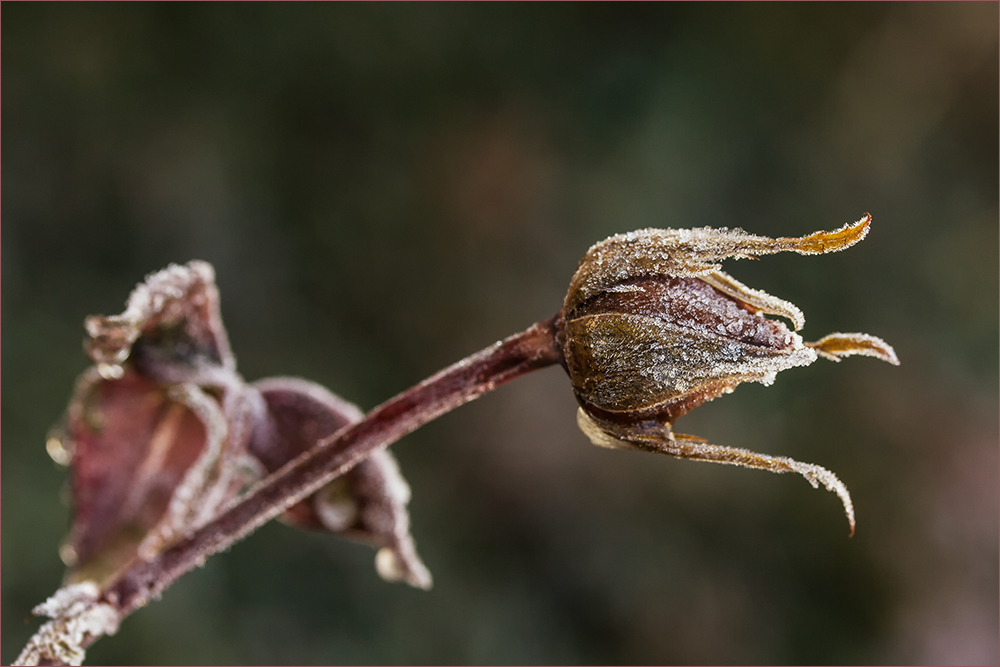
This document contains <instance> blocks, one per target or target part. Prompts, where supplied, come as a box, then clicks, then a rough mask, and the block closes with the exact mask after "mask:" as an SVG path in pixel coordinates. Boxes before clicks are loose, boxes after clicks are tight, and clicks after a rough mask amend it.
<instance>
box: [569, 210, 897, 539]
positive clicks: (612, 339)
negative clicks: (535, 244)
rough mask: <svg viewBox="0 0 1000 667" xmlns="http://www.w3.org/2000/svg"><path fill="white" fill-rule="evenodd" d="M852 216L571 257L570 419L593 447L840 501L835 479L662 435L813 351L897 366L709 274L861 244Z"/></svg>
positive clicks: (640, 240)
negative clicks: (574, 409)
mask: <svg viewBox="0 0 1000 667" xmlns="http://www.w3.org/2000/svg"><path fill="white" fill-rule="evenodd" d="M870 224H871V217H870V216H868V215H866V216H865V217H864V218H862V219H861V220H860V221H858V222H856V223H854V224H849V225H845V226H844V227H842V228H840V229H838V230H835V231H832V232H816V233H814V234H811V235H809V236H805V237H801V238H779V239H770V238H766V237H761V236H754V235H751V234H747V233H745V232H743V231H741V230H727V229H717V230H716V229H710V228H707V227H706V228H701V229H681V230H675V229H644V230H640V231H637V232H632V233H630V234H619V235H617V236H613V237H611V238H609V239H607V240H605V241H602V242H601V243H598V244H597V245H595V246H593V247H592V248H591V249H590V250H589V251H587V254H586V255H584V257H583V259H582V260H581V261H580V266H579V268H578V269H577V271H576V274H574V276H573V280H572V281H571V283H570V289H569V292H568V293H567V295H566V301H565V304H564V307H563V318H564V319H563V343H562V344H563V354H564V357H565V362H566V369H567V371H568V372H569V375H570V379H571V380H572V383H573V389H574V391H575V392H576V396H577V400H578V401H579V403H580V406H581V408H580V413H579V418H578V421H579V423H580V426H581V428H582V429H583V431H584V432H585V433H586V434H587V435H588V437H589V438H590V439H591V441H593V442H594V444H597V445H601V446H605V447H627V448H639V449H645V450H649V451H658V452H663V453H667V454H671V455H673V456H678V457H681V458H694V459H699V460H709V461H716V462H720V463H731V464H736V465H744V466H748V467H755V468H764V469H767V470H772V471H775V472H787V471H796V472H799V473H801V474H804V475H805V476H806V477H807V478H808V479H809V480H810V482H812V483H813V484H814V486H815V485H816V484H817V483H818V482H823V483H824V485H826V486H827V488H829V489H831V490H835V491H836V492H837V493H838V494H839V495H840V496H841V499H842V500H843V502H844V507H845V511H846V512H847V514H848V518H849V520H850V522H851V530H852V532H853V528H854V520H853V510H852V507H851V503H850V496H849V495H848V494H847V489H846V488H844V487H843V485H842V484H841V483H840V481H839V480H837V478H836V477H835V476H834V475H833V474H832V473H830V472H829V471H826V470H824V469H822V468H819V467H818V466H811V465H809V464H802V463H799V462H797V461H792V460H791V459H785V458H782V457H770V456H765V455H761V454H754V453H752V452H746V451H745V450H736V449H732V448H728V447H720V446H717V445H709V444H707V443H705V442H704V441H702V440H701V439H700V438H694V437H692V436H681V435H679V434H674V433H673V431H672V424H673V422H674V421H675V420H676V419H677V418H678V417H680V416H681V415H683V414H684V413H686V412H688V411H689V410H691V409H693V408H695V407H697V406H698V405H701V404H702V403H704V402H705V401H710V400H712V399H714V398H716V397H718V396H720V395H722V394H724V393H729V392H731V391H732V390H733V389H734V388H735V387H736V386H737V385H738V384H740V383H741V382H750V381H755V382H761V383H763V384H765V385H769V384H771V383H772V382H773V381H774V378H775V375H776V374H777V373H778V372H779V371H782V370H785V369H786V368H792V367H794V366H808V365H809V364H811V363H812V362H813V361H815V360H816V358H817V356H823V357H826V358H830V359H834V360H839V358H840V357H845V356H850V355H855V354H861V355H868V356H874V357H877V358H879V359H882V360H883V361H887V362H889V363H892V364H898V363H899V362H898V360H897V359H896V355H895V352H894V351H893V349H892V347H890V346H889V345H888V344H886V343H885V342H884V341H882V340H881V339H878V338H876V337H874V336H868V335H866V334H831V335H829V336H826V337H825V338H823V339H821V340H820V341H817V342H816V343H805V342H803V340H802V338H801V337H800V336H799V335H798V334H797V333H795V332H794V331H791V330H789V329H788V327H787V326H786V325H785V324H784V323H782V322H780V321H776V320H771V319H768V318H766V317H765V315H766V314H769V315H779V316H782V317H785V318H787V319H789V320H790V321H791V323H792V325H793V327H794V328H795V329H796V330H797V329H800V328H801V327H802V326H803V325H804V324H805V318H804V316H803V315H802V312H801V311H800V310H799V309H798V308H796V307H795V306H794V305H793V304H791V303H788V302H787V301H783V300H781V299H778V298H775V297H773V296H771V295H769V294H766V293H765V292H761V291H758V290H754V289H751V288H749V287H747V286H746V285H743V284H742V283H740V282H739V281H737V280H736V279H734V278H732V277H731V276H729V275H727V274H725V273H723V272H722V271H720V270H719V266H718V265H717V264H716V263H715V262H718V261H720V260H722V259H725V258H726V257H736V258H749V257H754V256H755V255H763V254H771V253H776V252H782V251H792V252H798V253H800V254H803V255H812V254H822V253H827V252H834V251H837V250H842V249H844V248H847V247H850V246H851V245H854V244H855V243H857V242H858V241H860V240H861V239H863V238H864V237H865V235H866V234H867V233H868V229H869V226H870Z"/></svg>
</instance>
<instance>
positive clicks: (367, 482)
mask: <svg viewBox="0 0 1000 667" xmlns="http://www.w3.org/2000/svg"><path fill="white" fill-rule="evenodd" d="M252 387H253V389H255V390H257V391H259V392H260V396H261V397H262V399H263V401H264V403H265V404H266V418H265V419H258V420H257V423H256V427H255V429H254V432H253V436H252V437H251V440H250V453H251V454H253V455H254V456H255V457H256V458H257V459H258V460H260V461H261V462H262V463H263V464H264V466H265V468H267V470H268V471H274V470H277V469H278V468H280V467H281V466H282V465H284V464H285V463H287V462H288V461H290V460H292V459H293V458H295V457H296V456H298V455H299V454H301V453H302V452H305V451H307V450H308V449H311V448H312V447H314V446H315V445H316V443H317V442H318V441H319V440H321V439H323V438H325V437H327V436H330V435H333V434H334V433H336V432H337V431H339V430H340V429H342V428H344V427H345V426H348V425H350V424H352V423H354V422H357V421H358V420H360V419H361V417H362V413H361V411H360V410H359V409H358V408H357V407H355V406H354V405H352V404H350V403H348V402H346V401H344V400H342V399H340V398H338V397H337V396H335V395H334V394H332V393H330V392H329V391H328V390H327V389H326V388H324V387H322V386H321V385H318V384H316V383H313V382H308V381H306V380H301V379H298V378H270V379H266V380H261V381H260V382H256V383H254V384H253V385H252ZM409 500H410V488H409V486H408V485H407V484H406V481H405V480H404V479H403V476H402V474H401V473H400V472H399V466H398V464H397V463H396V460H395V458H394V457H393V456H392V454H390V453H389V452H388V451H387V450H378V451H375V452H373V453H372V454H371V455H370V456H369V457H368V458H367V459H365V460H364V461H362V462H361V463H359V464H358V465H356V466H355V467H354V468H353V469H351V470H350V471H349V472H348V473H347V474H345V475H343V476H341V477H339V478H337V479H335V480H334V481H333V482H331V483H330V484H328V485H327V486H325V487H324V488H322V489H320V490H319V491H317V492H316V493H315V494H313V495H312V496H311V497H309V498H307V499H306V500H304V501H302V502H300V503H298V504H297V505H294V506H293V507H291V508H290V509H289V510H288V511H287V512H286V513H285V515H284V517H283V519H284V520H285V521H286V522H288V523H291V524H293V525H297V526H302V527H307V528H312V529H316V530H325V531H328V532H331V533H336V534H339V535H342V536H344V537H347V538H350V539H353V540H357V541H359V542H363V543H366V544H370V545H371V546H374V547H375V548H377V549H378V550H379V551H378V553H377V554H376V559H375V563H376V568H377V570H378V573H379V574H380V575H381V576H382V578H383V579H386V580H387V581H405V582H406V583H408V584H410V585H411V586H415V587H417V588H424V589H427V588H430V587H431V575H430V572H429V571H428V570H427V568H426V566H425V565H424V564H423V562H422V561H421V560H420V557H419V556H417V553H416V549H415V547H414V543H413V538H412V536H411V535H410V518H409V513H408V512H407V509H406V505H407V503H408V502H409Z"/></svg>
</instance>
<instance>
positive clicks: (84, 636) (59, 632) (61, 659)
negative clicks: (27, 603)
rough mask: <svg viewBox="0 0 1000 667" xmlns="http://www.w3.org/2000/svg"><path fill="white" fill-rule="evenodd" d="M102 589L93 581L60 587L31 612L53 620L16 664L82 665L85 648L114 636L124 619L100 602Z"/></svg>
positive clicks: (39, 632) (22, 653)
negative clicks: (94, 642)
mask: <svg viewBox="0 0 1000 667" xmlns="http://www.w3.org/2000/svg"><path fill="white" fill-rule="evenodd" d="M99 597H100V590H99V589H98V587H97V586H96V585H95V584H94V583H93V582H89V581H87V582H83V583H79V584H70V585H68V586H65V587H63V588H60V589H59V590H58V591H56V592H55V594H54V595H53V596H52V597H50V598H49V599H48V600H46V601H45V602H43V603H42V604H40V605H38V606H37V607H35V608H34V609H33V610H32V613H33V614H34V615H35V616H47V617H49V618H50V619H52V620H50V621H48V622H46V623H45V624H44V625H42V627H41V628H39V630H38V632H36V633H35V635H34V636H33V637H32V638H31V641H29V642H28V645H27V646H25V647H24V650H23V651H21V655H19V656H18V657H17V660H15V661H14V664H15V665H80V664H82V663H83V659H84V656H85V654H86V651H85V647H86V646H87V645H88V644H90V643H91V642H93V641H94V640H95V639H97V638H98V637H100V636H102V635H113V634H115V632H117V631H118V623H119V621H120V620H121V619H120V618H119V616H118V612H117V611H115V609H114V608H113V607H112V606H111V605H109V604H107V603H104V602H98V600H99Z"/></svg>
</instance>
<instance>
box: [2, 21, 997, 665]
mask: <svg viewBox="0 0 1000 667" xmlns="http://www.w3.org/2000/svg"><path fill="white" fill-rule="evenodd" d="M997 26H998V6H997V3H974V4H966V3H944V4H936V3H919V4H908V3H887V4H855V3H850V4H839V3H836V4H827V3H818V4H813V3H809V4H789V3H780V4H766V5H757V4H738V5H730V4H714V3H712V4H705V5H701V4H698V5H687V4H672V3H669V4H637V5H636V4H612V5H604V4H563V3H559V4H530V5H523V4H472V5H461V4H443V5H438V4H416V5H399V4H391V5H382V4H362V5H355V4H311V3H310V4H284V3H280V4H257V3H254V4H230V3H224V4H186V3H180V4H172V3H171V4H154V3H143V4H117V3H115V4H89V3H88V4H63V3H58V4H49V3H41V4H34V3H30V4H21V3H9V2H8V3H3V7H2V62H3V77H2V80H3V88H2V93H3V105H2V111H3V163H2V169H3V171H2V177H3V200H2V217H3V229H2V234H3V237H2V240H3V243H2V302H3V324H4V328H3V334H4V335H3V348H2V354H3V358H2V364H3V402H2V427H3V431H2V437H3V448H2V482H3V483H2V507H3V517H2V518H3V522H2V586H3V589H2V591H3V594H2V633H3V639H4V641H3V647H2V657H0V659H2V661H3V662H5V663H8V662H10V661H11V660H12V659H13V658H14V657H15V656H16V654H17V653H18V652H19V651H20V649H21V647H22V646H23V644H24V641H25V640H26V639H27V638H28V636H29V635H30V634H31V633H32V632H33V631H34V629H35V628H36V627H37V626H38V621H34V620H30V619H29V612H30V609H31V607H32V606H33V605H35V604H37V603H38V602H41V601H42V600H43V599H45V597H47V596H48V595H49V594H50V593H51V592H53V591H54V590H55V589H56V587H57V586H58V585H59V582H60V577H61V574H62V564H61V563H60V561H59V558H58V555H57V547H58V544H59V542H60V540H61V539H62V537H63V536H64V534H65V532H66V529H67V526H68V521H69V509H68V507H67V505H66V502H65V491H64V490H63V489H64V484H65V480H66V477H67V472H66V471H65V470H64V469H61V468H58V467H57V466H56V465H55V464H54V463H53V462H52V461H51V460H50V459H49V458H48V456H47V455H46V453H45V447H44V441H45V434H46V430H47V429H48V427H49V426H50V425H51V424H52V423H53V422H54V421H55V420H56V419H57V418H58V417H59V415H60V413H61V411H62V409H63V408H64V406H65V403H66V401H67V398H68V396H69V393H70V390H71V387H72V384H73V381H74V378H75V377H76V375H77V374H78V373H80V372H81V371H82V370H83V369H84V368H85V367H86V359H85V357H84V355H83V353H82V351H81V341H82V339H83V335H84V332H83V328H82V326H81V324H82V320H83V318H84V317H85V316H86V315H87V314H92V313H102V314H112V313H117V312H120V311H121V310H122V308H123V306H124V301H125V299H126V297H127V295H128V293H129V291H130V290H131V288H132V287H133V286H134V285H135V284H136V283H137V282H139V281H140V280H141V279H142V278H143V276H144V275H145V274H147V273H149V272H151V271H154V270H157V269H159V268H162V267H163V266H165V265H166V264H168V263H169V262H184V261H187V260H189V259H192V258H199V259H204V260H208V261H210V262H212V263H213V264H214V265H215V267H216V270H217V273H218V281H219V284H220V288H221V291H222V310H223V316H224V318H225V321H226V323H227V325H228V327H229V333H230V337H231V341H232V344H233V348H234V350H235V352H236V355H237V357H238V360H239V364H240V370H241V372H242V373H243V374H244V376H245V377H247V378H248V379H251V380H252V379H258V378H261V377H265V376H268V375H277V374H283V375H299V376H303V377H307V378H310V379H312V380H315V381H318V382H321V383H323V384H325V385H327V386H328V387H330V388H331V389H332V390H333V391H335V392H337V393H339V394H341V395H343V396H344V397H346V398H348V399H349V400H352V401H354V402H356V403H358V404H359V405H361V406H362V407H363V408H365V409H367V408H371V407H373V406H374V405H376V404H378V403H380V402H381V401H383V400H385V399H386V398H388V397H390V396H391V395H393V394H395V393H396V392H398V391H400V390H402V389H404V388H406V387H408V386H410V385H412V384H413V383H416V382H417V381H419V380H421V379H422V378H424V377H426V376H428V375H430V374H431V373H433V372H435V371H436V370H438V369H439V368H441V367H443V366H445V365H447V364H449V363H451V362H452V361H455V360H457V359H459V358H461V357H463V356H465V355H467V354H469V353H472V352H474V351H476V350H478V349H480V348H482V347H484V346H486V345H488V344H490V343H492V342H493V341H495V340H497V339H499V338H502V337H504V336H507V335H509V334H511V333H514V332H516V331H520V330H522V329H523V328H525V327H526V326H528V325H530V324H531V323H532V322H534V321H536V320H539V319H542V318H545V317H548V316H550V315H551V314H553V313H554V312H555V311H556V310H557V309H558V308H559V306H560V304H561V300H562V298H563V295H564V291H565V289H566V285H567V284H568V282H569V278H570V276H571V275H572V273H573V271H574V269H575V266H576V262H577V260H578V259H579V258H580V257H581V256H582V254H583V252H584V251H585V250H586V249H587V247H589V246H590V245H591V244H592V243H595V242H596V241H598V240H600V239H602V238H604V237H606V236H609V235H611V234H614V233H617V232H623V231H628V230H632V229H636V228H640V227H647V226H657V227H668V226H673V227H692V226H702V225H713V226H729V227H736V226H740V227H743V228H744V229H746V230H748V231H751V232H755V233H760V234H769V235H798V234H804V233H809V232H812V231H815V230H817V229H832V228H836V227H838V226H840V225H842V224H844V223H845V222H848V221H853V220H857V219H858V218H860V217H861V216H862V214H864V213H865V212H866V211H870V212H871V213H872V215H873V217H874V225H873V228H872V232H871V234H870V235H869V237H868V239H867V240H866V241H865V242H864V243H862V244H861V245H859V246H857V247H855V248H852V249H851V250H849V251H847V252H845V253H841V254H837V255H832V256H828V257H800V256H797V255H791V256H777V257H769V258H765V259H764V260H763V261H760V262H740V263H732V262H730V263H729V264H727V268H728V270H729V271H730V272H731V273H732V274H733V275H735V276H736V277H737V278H739V279H740V280H742V281H744V282H746V283H748V284H749V285H751V286H753V287H756V288H760V289H764V290H767V291H768V292H771V293H772V294H775V295H777V296H780V297H783V298H786V299H789V300H790V301H792V302H793V303H795V304H797V305H798V306H800V307H801V308H802V309H803V311H804V312H805V313H806V316H807V320H808V323H807V325H806V328H805V329H804V330H803V332H802V333H803V334H804V336H805V337H806V339H812V340H814V339H816V338H819V337H820V336H822V335H824V334H826V333H829V332H831V331H864V332H868V333H872V334H875V335H878V336H881V337H883V338H885V339H886V340H888V341H889V342H891V343H892V344H893V345H894V346H895V348H896V350H897V352H898V353H899V357H900V359H901V360H902V366H900V367H899V368H894V367H891V366H889V365H885V364H881V363H878V362H876V361H874V360H872V359H850V360H848V361H846V362H844V363H842V364H832V363H827V362H824V361H819V362H817V363H816V364H815V365H814V366H812V367H810V368H808V369H794V370H790V371H788V372H786V373H782V374H781V375H780V376H779V378H778V381H777V382H776V383H775V385H774V386H773V387H770V388H765V387H763V386H761V385H756V384H755V385H745V386H743V387H741V388H740V389H739V390H738V391H737V392H736V393H735V394H733V395H731V396H726V397H724V398H722V399H720V400H717V401H715V402H713V403H711V404H709V405H705V406H703V407H702V408H699V409H698V410H696V411H695V412H693V413H692V414H690V415H688V416H685V417H684V418H682V419H681V420H680V422H679V424H678V430H680V431H681V432H685V433H694V434H697V435H700V436H702V437H705V438H708V439H710V440H711V441H712V442H715V443H718V444H725V445H731V446H738V447H744V448H748V449H752V450H756V451H764V452H768V453H773V454H784V455H788V456H792V457H795V458H798V459H800V460H804V461H810V462H814V463H818V464H820V465H823V466H826V467H828V468H830V469H832V470H834V471H836V472H837V473H838V474H839V476H840V477H841V479H843V480H844V482H845V483H846V484H847V486H848V487H849V488H850V490H851V491H852V493H853V496H854V501H855V504H856V506H857V511H858V532H857V535H856V536H855V537H854V538H853V539H848V537H847V524H846V522H845V520H844V517H843V515H842V513H841V508H840V504H839V502H838V501H837V499H836V497H834V496H833V495H832V494H829V493H826V492H818V491H814V490H812V489H811V488H810V487H809V485H808V484H807V483H805V482H804V481H803V480H802V479H801V478H796V477H792V476H782V477H778V476H774V475H768V474H765V473H762V472H756V471H747V470H740V469H734V468H729V467H724V466H711V465H706V464H699V463H693V462H687V461H676V460H673V459H669V458H667V457H656V456H652V455H646V454H638V453H624V452H614V451H608V450H601V449H598V448H596V447H593V446H591V445H590V444H589V443H588V442H587V440H586V438H585V437H584V436H583V435H582V434H581V433H579V432H578V430H577V428H576V425H575V418H574V411H575V403H574V399H573V397H572V393H571V391H570V387H569V383H568V381H567V379H566V377H565V376H564V374H563V372H562V371H561V370H560V369H558V368H553V369H548V370H545V371H541V372H539V373H536V374H534V375H532V376H529V377H526V378H523V379H520V380H518V381H516V382H514V383H512V384H510V385H507V386H505V387H503V388H501V389H500V390H499V391H497V392H496V393H494V394H492V395H488V396H486V397H484V398H483V399H482V400H480V401H477V402H476V403H473V404H470V405H468V406H466V407H463V408H461V409H460V410H458V411H456V412H454V413H452V414H449V415H447V416H445V417H443V418H442V419H440V420H439V421H437V422H435V423H433V424H431V425H429V426H427V427H425V428H424V429H422V430H420V431H418V432H417V433H415V434H413V435H412V436H409V437H407V438H406V439H405V440H403V441H402V442H400V443H399V444H398V445H397V446H395V447H394V448H393V449H394V451H395V452H396V454H397V456H398V458H399V460H400V462H401V465H402V469H403V472H404V474H405V475H406V477H407V478H408V480H409V482H410V484H411V486H412V487H413V501H412V503H411V505H410V509H411V514H412V520H413V531H414V535H415V537H416V539H417V544H418V549H419V551H420V553H421V554H422V555H423V556H424V559H425V561H426V562H427V564H428V566H429V567H430V569H431V571H432V572H433V574H434V575H435V588H434V590H433V591H431V592H430V593H424V592H420V591H416V590H411V589H408V588H407V587H405V586H403V585H391V584H386V583H383V582H382V581H381V580H380V579H379V578H378V576H377V575H376V573H375V571H374V568H373V566H372V559H373V553H372V551H371V550H369V549H367V548H365V547H361V546H357V545H354V544H349V543H346V542H343V541H340V540H338V539H336V538H332V537H326V536H322V535H314V534H307V533H302V532H297V531H295V530H293V529H291V528H288V527H286V526H283V525H280V524H272V525H268V526H266V527H265V528H263V529H262V530H260V531H259V532H258V533H257V534H255V535H253V536H252V537H250V538H249V539H247V540H246V541H245V542H243V543H241V544H239V545H237V546H236V547H235V548H233V549H232V550H231V551H230V552H228V553H226V554H222V555H219V556H217V557H215V558H212V559H211V560H210V562H209V563H208V565H207V566H206V567H205V568H203V569H201V570H198V571H197V572H194V573H192V574H191V575H189V576H187V577H185V578H184V579H182V580H181V581H180V582H179V583H178V584H177V585H175V586H174V587H173V588H171V589H170V590H169V591H167V593H166V594H165V595H164V597H163V599H162V601H160V602H158V603H156V604H152V605H150V606H149V607H148V608H146V609H143V610H141V611H139V612H138V613H136V614H135V615H134V616H133V617H131V618H129V619H128V620H127V621H126V622H125V623H124V625H123V627H122V628H121V630H120V632H119V634H118V635H117V636H115V637H111V638H106V639H103V640H101V641H100V642H98V643H97V644H96V645H95V646H94V647H93V649H92V650H91V652H90V655H89V661H90V662H91V663H94V664H97V663H153V664H158V663H161V664H162V663H168V664H169V663H176V664H183V663H244V664H256V663H265V664H270V663H299V664H314V663H315V664H322V663H358V664H367V663H415V664H421V663H485V664H490V663H512V664H518V663H692V664H700V663H712V664H725V663H775V664H781V663H805V664H809V663H819V664H825V663H848V664H849V663H863V664H874V663H911V664H990V663H992V664H997V661H998V630H997V628H998V587H1000V583H998V522H1000V518H998V466H1000V463H998V446H997V442H998V440H997V439H998V391H997V378H998V372H997V369H998V355H997V350H998V331H997V328H998V311H997V308H998V306H997V304H998V289H997V286H998V275H1000V274H998V178H1000V176H998V131H997V126H998V108H997V106H998V104H997V100H998V96H1000V94H998V84H997V82H998V47H997V34H998V28H997Z"/></svg>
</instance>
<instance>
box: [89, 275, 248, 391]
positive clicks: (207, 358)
mask: <svg viewBox="0 0 1000 667" xmlns="http://www.w3.org/2000/svg"><path fill="white" fill-rule="evenodd" d="M84 326H85V328H86V329H87V333H88V334H89V335H90V339H89V340H88V341H87V345H86V350H87V354H88V355H89V356H90V358H91V359H93V361H94V363H95V364H97V368H98V370H99V371H100V372H101V375H102V376H103V377H105V378H106V379H115V378H118V377H121V375H122V373H123V372H124V371H123V368H122V364H123V363H124V362H125V360H126V359H132V360H133V361H134V363H135V364H136V365H138V366H139V367H140V368H141V369H142V371H143V373H144V374H146V375H148V376H150V377H154V378H156V379H157V380H160V381H161V382H169V383H178V382H196V383H198V384H202V385H205V384H223V385H224V384H226V383H227V381H229V380H230V379H231V377H232V373H233V371H235V368H236V361H235V359H234V357H233V354H232V351H231V350H230V348H229V339H228V337H227V336H226V330H225V327H224V326H223V324H222V317H221V315H220V313H219V290H218V288H217V287H216V286H215V270H214V269H213V268H212V266H211V265H210V264H208V263H206V262H201V261H197V260H195V261H191V262H188V263H187V264H184V265H182V266H180V265H177V264H171V265H170V266H168V267H167V268H166V269H163V270H162V271H158V272H156V273H152V274H150V275H149V276H147V277H146V280H145V281H144V282H142V283H141V284H139V285H138V286H137V287H136V288H135V289H134V290H133V291H132V294H131V295H129V298H128V302H127V304H126V307H125V311H124V312H123V313H121V314H120V315H112V316H110V317H101V316H91V317H88V318H87V319H86V320H85V321H84Z"/></svg>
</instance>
